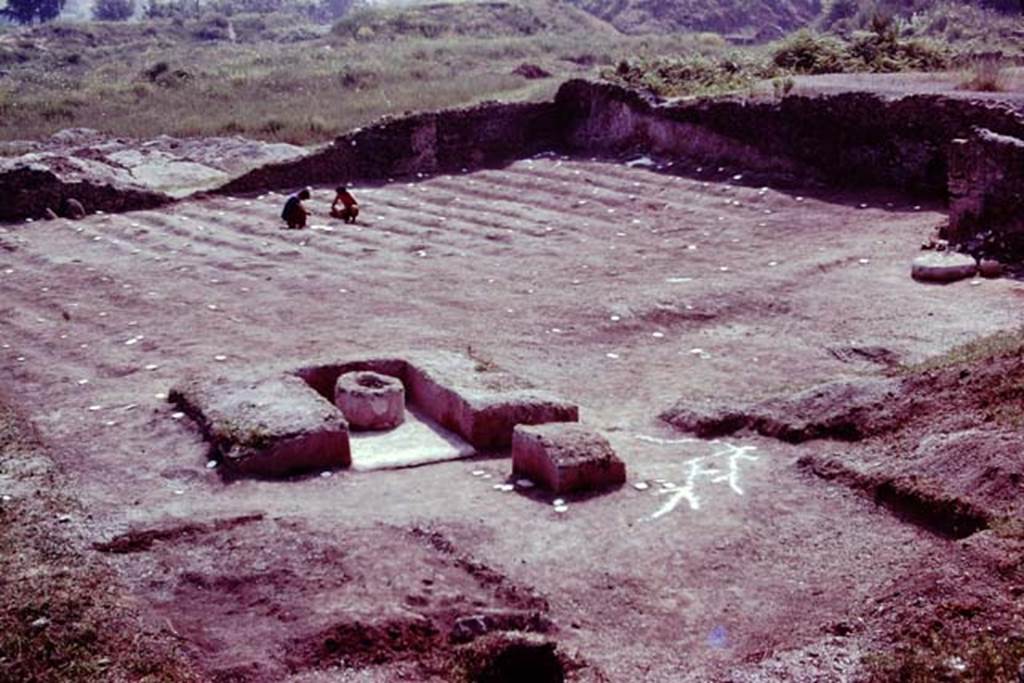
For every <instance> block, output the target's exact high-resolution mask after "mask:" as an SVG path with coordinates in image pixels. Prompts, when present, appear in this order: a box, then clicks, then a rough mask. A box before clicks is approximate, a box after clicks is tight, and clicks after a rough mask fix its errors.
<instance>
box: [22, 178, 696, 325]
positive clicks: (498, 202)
mask: <svg viewBox="0 0 1024 683" xmlns="http://www.w3.org/2000/svg"><path fill="white" fill-rule="evenodd" d="M530 166H531V168H524V167H523V165H520V166H515V167H512V168H510V169H505V170H503V171H494V172H483V173H479V174H475V175H474V176H469V177H466V178H459V179H454V178H440V179H434V180H432V181H427V182H426V183H423V184H420V185H413V188H416V189H418V190H419V192H416V191H403V189H402V188H401V187H396V186H390V187H386V188H383V189H377V190H373V191H372V192H371V193H369V194H370V196H371V197H372V201H373V203H372V211H373V214H374V217H373V223H374V227H373V228H372V229H362V230H360V231H356V230H355V229H350V228H349V227H348V226H341V225H340V224H339V227H338V230H339V231H340V230H344V231H345V233H344V237H345V239H344V240H331V239H319V236H318V238H317V241H316V246H315V249H312V250H311V253H312V254H315V256H316V257H318V258H319V259H321V260H322V259H333V258H335V257H338V259H339V262H340V263H343V262H344V259H347V258H351V257H353V256H356V255H359V250H358V249H357V248H356V247H357V246H358V245H363V246H362V249H363V250H364V251H365V250H366V249H368V248H369V249H379V248H382V247H390V248H391V249H392V250H394V249H395V248H396V247H397V248H399V249H401V246H402V244H401V243H402V242H405V247H406V251H415V250H417V249H422V248H425V247H426V246H433V245H438V244H443V245H448V246H453V245H456V246H462V244H463V243H462V242H461V241H459V239H452V237H453V236H454V237H460V238H465V237H470V238H477V239H482V240H487V243H488V244H493V242H494V241H498V242H499V251H498V252H496V253H500V249H501V247H500V242H501V240H500V239H498V240H495V238H494V236H493V233H494V231H505V234H512V235H513V237H515V236H519V235H526V236H529V237H533V238H548V239H555V240H558V242H557V243H555V244H553V245H552V247H550V250H554V249H555V246H556V244H557V246H562V247H563V249H564V248H565V247H566V246H570V247H571V246H572V241H573V240H578V239H585V238H583V237H582V231H579V230H560V231H558V233H556V234H555V235H551V234H550V232H551V231H553V229H551V230H549V228H550V227H551V226H546V227H545V228H544V229H538V228H536V227H535V228H533V229H531V228H530V227H529V226H531V225H532V226H539V223H537V222H536V221H535V220H534V216H533V215H532V212H533V211H534V210H535V209H536V208H541V209H545V210H551V211H554V212H557V213H556V214H555V215H556V216H557V217H558V221H559V222H560V223H561V222H563V220H564V222H566V223H569V222H570V221H569V219H570V218H572V219H573V220H572V221H571V224H572V225H573V226H575V225H578V224H579V223H580V220H579V218H578V217H577V215H576V214H577V213H582V214H583V217H582V220H583V221H584V222H586V223H588V225H590V226H595V227H597V228H604V229H607V230H609V231H610V230H616V229H621V225H620V221H618V220H616V219H611V218H609V217H608V216H605V215H601V214H598V215H596V216H595V215H588V214H586V213H584V212H581V211H579V208H578V207H573V206H567V203H568V202H571V201H572V200H573V197H583V196H589V195H585V194H583V193H579V192H576V193H575V194H572V193H570V194H568V197H566V196H564V195H563V194H559V192H560V188H559V187H558V181H559V180H560V179H563V178H566V177H569V178H577V177H578V176H577V172H579V173H580V174H582V172H583V171H581V170H580V169H571V168H569V167H565V168H560V169H558V170H548V169H546V168H543V169H542V168H538V165H536V164H530ZM570 172H571V173H570ZM637 173H638V172H636V171H634V170H631V169H626V168H618V167H616V166H613V165H602V166H599V167H598V168H596V169H593V168H587V169H586V174H587V178H588V179H590V180H592V181H593V182H597V183H600V184H601V187H604V188H607V189H609V190H614V189H617V188H618V187H619V186H620V185H622V184H625V183H628V182H633V183H636V182H638V181H635V180H632V178H634V177H635V176H636V175H637ZM562 182H566V183H569V188H570V189H572V188H574V187H575V184H574V183H571V182H569V181H564V180H563V181H562ZM666 182H668V181H667V180H665V179H663V178H662V177H660V176H652V175H650V174H648V175H647V176H646V177H645V183H644V184H643V185H642V186H641V187H642V188H643V189H646V188H648V187H652V186H653V187H657V188H659V189H660V188H661V187H662V186H663V185H664V184H665V183H666ZM396 190H397V191H396ZM641 191H642V190H641ZM421 194H422V198H420V195H421ZM466 196H470V197H472V198H473V200H474V201H473V202H464V201H463V199H464V198H465V197H466ZM275 199H276V198H275ZM278 203H279V202H277V201H274V200H270V199H266V198H264V199H263V200H254V201H242V200H237V199H233V198H228V199H223V200H215V201H210V202H203V203H189V204H183V205H180V206H179V207H176V208H175V209H172V210H171V211H169V212H167V213H157V212H151V211H149V212H138V213H134V214H128V215H124V216H118V217H105V218H101V219H99V220H92V221H87V222H85V223H82V224H70V223H69V224H66V226H67V228H68V230H66V231H62V230H56V231H55V235H56V236H57V237H58V238H60V237H62V236H63V237H64V238H66V239H77V240H79V241H81V242H82V243H84V247H83V248H82V249H76V250H73V251H74V253H76V254H77V256H78V258H79V260H80V261H81V262H82V263H81V264H79V266H80V267H86V266H85V264H90V263H91V264H94V265H108V262H109V260H110V258H109V252H110V251H111V250H113V251H115V252H118V254H119V255H120V256H122V257H132V258H134V259H139V260H152V261H153V265H152V266H151V267H150V268H149V272H150V273H152V272H153V270H154V269H157V270H163V271H166V273H167V277H168V278H170V279H173V278H174V277H185V276H186V275H187V276H188V277H189V278H202V279H205V280H208V281H212V282H216V277H215V276H216V275H217V274H218V273H221V272H222V271H223V270H225V269H231V270H239V271H263V270H265V269H274V268H279V267H281V266H280V265H279V264H276V263H273V262H272V261H268V260H267V258H266V257H267V256H274V255H276V256H281V255H282V252H280V251H277V252H271V253H268V251H270V250H271V249H273V248H274V247H275V246H276V247H278V248H280V247H282V246H285V247H291V248H292V249H291V250H290V251H285V252H283V254H295V255H302V254H301V252H299V251H298V245H296V244H295V240H297V239H301V238H300V237H299V236H297V235H294V234H293V233H283V232H279V231H277V230H276V229H275V230H274V231H273V232H266V231H261V230H260V229H259V228H256V227H254V226H256V225H265V224H269V223H272V222H276V221H275V219H276V213H277V210H278V208H279V207H278ZM463 207H466V208H463ZM673 208H674V209H676V210H677V211H678V212H680V213H681V212H683V211H684V210H687V211H689V212H690V213H694V212H695V211H694V209H693V208H692V207H683V206H682V205H681V204H677V205H675V206H674V207H673ZM424 219H426V220H424ZM428 221H436V222H437V224H438V225H442V224H443V229H440V228H429V227H428V228H424V227H423V224H424V223H425V222H428ZM221 228H228V229H227V230H224V229H221ZM593 229H594V228H591V231H593ZM385 236H387V237H385ZM395 237H397V238H399V239H398V240H395V241H393V238H395ZM498 237H499V238H500V232H499V233H498ZM513 237H510V238H509V239H512V238H513ZM176 239H181V240H182V242H181V244H180V245H178V246H177V249H176V248H175V245H174V243H173V241H172V240H176ZM565 242H569V244H568V245H566V244H564V243H565ZM92 247H95V250H93V249H92ZM566 251H569V250H566ZM24 256H29V258H27V259H26V258H23V257H24ZM245 256H249V257H251V259H250V260H249V261H247V262H243V263H241V264H239V262H238V260H237V259H238V257H245ZM29 263H31V264H33V265H34V266H35V267H36V268H37V269H39V270H40V271H45V272H44V273H42V274H41V275H42V279H45V278H46V277H47V276H48V275H49V274H50V270H51V269H52V267H53V264H52V262H50V261H49V260H48V259H47V258H46V257H44V256H42V255H41V254H38V253H35V252H34V251H32V250H22V253H21V254H19V267H20V268H22V269H23V268H24V267H25V266H26V265H27V264H29ZM298 264H299V261H296V262H293V263H291V264H289V266H288V267H289V269H293V268H301V266H299V265H298ZM177 273H180V274H181V275H180V276H179V275H176V274H177ZM262 276H263V273H262V272H252V273H251V277H252V280H253V281H254V282H258V281H260V280H262ZM93 279H95V278H93ZM147 281H151V280H149V279H147ZM74 286H75V287H86V286H88V288H89V290H90V294H91V295H92V296H94V297H96V296H97V292H96V289H95V288H96V282H94V281H93V282H82V281H76V282H75V285H74ZM121 286H123V287H128V288H134V290H135V291H140V290H142V289H143V287H142V285H141V284H139V283H135V284H133V283H130V282H124V283H122V285H121ZM147 286H149V285H147ZM103 289H105V291H102V292H100V293H99V294H98V296H99V298H113V297H114V295H115V294H117V295H124V294H125V292H123V291H121V290H119V289H118V287H117V285H116V283H115V282H114V281H113V280H112V279H111V281H110V283H109V286H107V287H105V288H103ZM21 299H22V301H21V302H20V303H21V304H22V305H24V304H28V306H26V307H25V313H26V314H27V315H32V314H33V313H35V312H37V311H38V309H39V307H40V306H42V307H46V308H50V305H49V304H47V303H46V302H45V301H43V300H42V298H40V297H38V296H24V297H21ZM25 332H26V333H27V330H26V331H25Z"/></svg>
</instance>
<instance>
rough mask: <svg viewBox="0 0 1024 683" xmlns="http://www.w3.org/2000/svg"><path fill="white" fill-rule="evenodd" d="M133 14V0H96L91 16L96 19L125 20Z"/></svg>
mask: <svg viewBox="0 0 1024 683" xmlns="http://www.w3.org/2000/svg"><path fill="white" fill-rule="evenodd" d="M134 15H135V0H96V4H95V5H93V7H92V17H93V19H96V20H97V21H127V20H128V19H131V18H132V17H133V16H134Z"/></svg>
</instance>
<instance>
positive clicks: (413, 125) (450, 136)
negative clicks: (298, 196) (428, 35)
mask: <svg viewBox="0 0 1024 683" xmlns="http://www.w3.org/2000/svg"><path fill="white" fill-rule="evenodd" d="M565 125H566V122H565V119H564V116H563V115H562V112H560V111H559V110H558V109H557V107H556V106H555V104H554V103H553V102H544V103H526V104H523V103H518V104H500V103H488V104H483V105H479V106H477V107H472V108H469V109H454V110H448V111H442V112H432V113H427V114H415V115H412V116H407V117H404V118H397V119H395V118H385V119H383V120H382V121H381V122H380V123H377V124H375V125H373V126H370V127H368V128H362V129H359V130H356V131H353V132H352V133H349V134H348V135H344V136H342V137H339V138H338V139H337V140H335V141H334V142H333V143H332V144H330V145H329V146H327V147H326V148H324V149H322V150H320V151H318V152H315V153H313V154H311V155H309V156H307V157H304V158H302V159H299V160H296V161H292V162H286V163H280V164H271V165H269V166H265V167H263V168H261V169H258V170H256V171H253V172H251V173H247V174H246V175H243V176H242V177H240V178H237V179H235V180H233V181H231V182H229V183H228V184H227V185H225V186H223V187H222V188H220V190H219V192H223V193H233V192H260V191H264V190H266V189H271V188H273V189H281V188H292V187H300V186H303V185H309V184H313V185H316V184H333V183H339V182H352V181H357V180H358V181H374V180H386V179H388V178H395V177H402V176H407V175H410V174H415V173H423V174H434V173H451V172H458V171H460V170H462V169H477V168H481V167H487V166H500V165H502V164H507V163H510V162H512V161H514V160H516V159H521V158H523V157H527V156H530V155H533V154H536V153H538V152H542V151H545V150H551V149H556V148H560V147H561V146H562V145H561V142H562V139H563V138H564V132H565Z"/></svg>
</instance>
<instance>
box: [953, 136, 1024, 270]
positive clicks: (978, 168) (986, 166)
mask: <svg viewBox="0 0 1024 683" xmlns="http://www.w3.org/2000/svg"><path fill="white" fill-rule="evenodd" d="M949 200H950V201H949V225H948V227H947V228H946V229H945V231H944V234H943V236H944V237H945V238H946V239H948V240H950V242H953V243H955V244H958V245H962V246H963V247H965V248H967V249H968V250H970V251H972V252H976V253H979V254H981V255H995V256H999V257H1001V258H1007V259H1012V260H1015V261H1020V260H1024V139H1021V138H1019V137H1011V136H1008V135H999V134H997V133H994V132H992V131H991V130H987V129H984V128H979V129H976V130H975V131H974V132H973V133H972V134H971V136H970V137H969V138H963V139H958V140H955V141H954V142H953V144H952V145H951V146H950V154H949Z"/></svg>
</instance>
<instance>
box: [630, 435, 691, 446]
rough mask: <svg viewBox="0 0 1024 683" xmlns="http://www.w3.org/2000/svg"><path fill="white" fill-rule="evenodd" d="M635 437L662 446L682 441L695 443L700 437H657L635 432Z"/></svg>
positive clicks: (682, 442) (681, 442)
mask: <svg viewBox="0 0 1024 683" xmlns="http://www.w3.org/2000/svg"><path fill="white" fill-rule="evenodd" d="M636 438H637V439H638V440H639V441H646V442H647V443H656V444H659V445H662V446H674V445H678V444H684V443H697V442H698V441H700V439H659V438H658V437H656V436H647V435H646V434H637V435H636Z"/></svg>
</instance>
